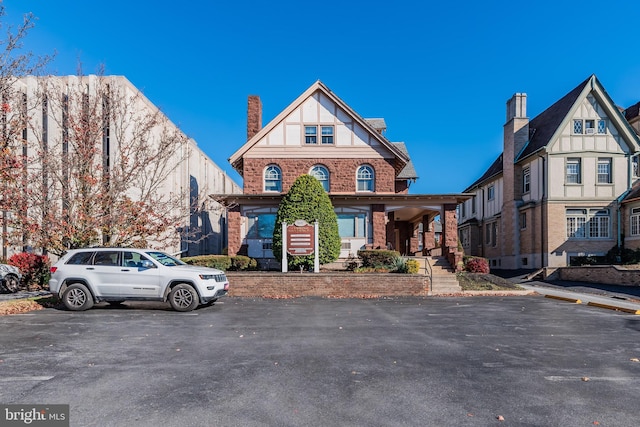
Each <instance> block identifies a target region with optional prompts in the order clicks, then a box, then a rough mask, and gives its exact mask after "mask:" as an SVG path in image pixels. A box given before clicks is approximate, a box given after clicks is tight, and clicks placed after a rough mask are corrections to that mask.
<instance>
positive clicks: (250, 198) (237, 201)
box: [210, 193, 473, 207]
mask: <svg viewBox="0 0 640 427" xmlns="http://www.w3.org/2000/svg"><path fill="white" fill-rule="evenodd" d="M283 196H284V194H266V193H263V194H212V195H210V197H211V198H212V199H213V200H215V201H217V202H219V203H221V204H222V205H225V206H231V205H247V204H255V203H264V204H269V205H274V204H279V203H280V200H281V199H282V197H283ZM472 197H473V194H470V193H451V194H366V193H362V194H329V199H331V203H333V204H334V206H335V205H341V206H344V205H346V204H362V203H367V204H384V205H387V206H398V207H399V206H424V205H428V206H434V205H445V204H456V205H458V204H460V203H462V202H464V201H465V200H469V199H470V198H472Z"/></svg>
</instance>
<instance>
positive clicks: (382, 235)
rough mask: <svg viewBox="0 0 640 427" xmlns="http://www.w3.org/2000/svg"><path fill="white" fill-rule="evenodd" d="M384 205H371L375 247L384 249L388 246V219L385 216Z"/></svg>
mask: <svg viewBox="0 0 640 427" xmlns="http://www.w3.org/2000/svg"><path fill="white" fill-rule="evenodd" d="M384 208H385V206H384V205H380V204H377V205H371V215H372V222H373V247H374V248H376V249H384V248H385V247H386V245H387V234H388V231H387V229H386V224H385V223H386V218H385V215H384Z"/></svg>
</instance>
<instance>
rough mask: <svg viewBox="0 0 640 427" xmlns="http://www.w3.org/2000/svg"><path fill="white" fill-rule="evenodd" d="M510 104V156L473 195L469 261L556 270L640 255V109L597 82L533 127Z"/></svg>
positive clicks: (464, 231)
mask: <svg viewBox="0 0 640 427" xmlns="http://www.w3.org/2000/svg"><path fill="white" fill-rule="evenodd" d="M526 101H527V95H526V94H523V93H516V94H515V95H514V96H513V97H512V98H511V99H510V100H509V101H508V102H507V117H506V120H507V121H506V124H505V125H504V151H503V153H502V154H500V156H498V158H497V159H496V160H495V161H494V162H493V164H492V165H491V166H490V167H489V168H488V169H487V171H486V172H485V173H484V174H483V175H482V176H481V177H480V178H479V179H478V180H477V181H475V182H474V183H473V184H471V185H470V186H469V187H468V188H467V189H466V190H465V193H471V194H473V195H474V196H473V198H472V199H469V200H467V201H466V202H464V203H462V204H461V205H460V211H459V233H460V240H461V243H462V247H463V249H464V251H465V254H469V255H477V256H483V257H486V258H488V259H489V262H490V266H491V268H499V269H500V268H502V269H518V268H524V269H539V268H546V269H549V270H548V271H547V273H551V272H552V271H553V270H554V269H555V268H557V267H564V266H567V265H569V264H570V263H571V260H572V258H574V257H582V256H590V255H604V254H606V253H607V251H609V250H610V249H612V248H614V247H615V246H619V247H620V246H624V247H626V248H630V249H635V248H638V247H640V181H638V180H639V178H640V171H639V170H638V153H639V152H640V140H639V139H638V134H639V133H640V112H639V111H640V103H639V104H636V105H634V106H632V107H629V108H628V109H626V110H622V109H621V108H618V107H617V106H616V105H615V104H614V102H613V101H612V100H611V98H610V97H609V95H608V94H607V92H606V91H605V89H604V87H603V86H602V84H601V83H600V81H598V79H597V78H596V76H595V75H592V76H590V77H589V78H587V79H586V80H585V81H583V82H581V83H580V84H579V85H578V86H577V87H575V88H574V89H573V90H571V91H570V92H569V93H567V94H566V95H565V96H563V97H562V98H561V99H559V100H558V101H557V102H555V103H554V104H553V105H551V106H550V107H549V108H547V109H546V110H545V111H543V112H542V113H540V114H539V115H537V116H536V117H535V118H533V119H531V120H529V118H528V117H527V111H526Z"/></svg>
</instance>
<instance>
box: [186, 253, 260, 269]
mask: <svg viewBox="0 0 640 427" xmlns="http://www.w3.org/2000/svg"><path fill="white" fill-rule="evenodd" d="M182 261H184V262H186V263H187V264H191V265H199V266H201V267H210V268H217V269H218V270H222V271H243V270H257V269H258V262H257V261H256V260H255V259H254V258H249V257H248V256H244V255H236V256H232V257H230V256H229V255H199V256H193V257H186V258H182Z"/></svg>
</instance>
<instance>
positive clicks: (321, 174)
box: [309, 165, 329, 192]
mask: <svg viewBox="0 0 640 427" xmlns="http://www.w3.org/2000/svg"><path fill="white" fill-rule="evenodd" d="M309 175H311V176H312V177H314V178H315V179H317V180H318V181H320V184H322V188H324V191H326V192H329V171H328V170H327V168H325V167H324V166H320V165H315V166H314V167H312V168H311V171H309Z"/></svg>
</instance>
